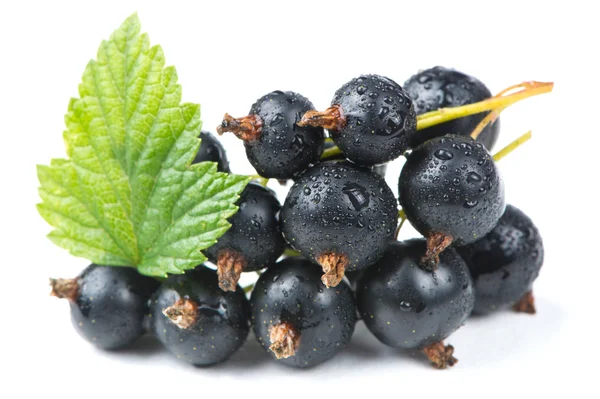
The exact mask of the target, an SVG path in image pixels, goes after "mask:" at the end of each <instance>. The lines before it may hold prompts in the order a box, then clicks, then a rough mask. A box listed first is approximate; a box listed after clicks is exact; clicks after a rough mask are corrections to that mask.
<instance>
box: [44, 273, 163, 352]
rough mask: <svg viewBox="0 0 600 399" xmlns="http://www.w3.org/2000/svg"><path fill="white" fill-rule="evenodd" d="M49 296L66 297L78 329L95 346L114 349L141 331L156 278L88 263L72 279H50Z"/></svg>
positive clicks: (132, 339)
mask: <svg viewBox="0 0 600 399" xmlns="http://www.w3.org/2000/svg"><path fill="white" fill-rule="evenodd" d="M50 285H51V286H52V295H54V296H57V297H59V298H66V299H68V300H69V303H70V305H71V320H72V322H73V326H74V327H75V329H76V330H77V332H78V333H79V334H80V335H81V336H82V337H83V338H85V339H86V340H87V341H89V342H91V343H92V344H94V345H95V346H97V347H99V348H103V349H116V348H122V347H125V346H127V345H129V344H131V343H133V342H134V341H135V340H136V339H138V338H139V337H141V336H142V335H143V334H144V327H143V321H144V316H145V315H146V314H147V313H148V300H149V299H150V296H151V295H152V293H153V292H154V291H155V290H156V289H157V288H158V285H159V283H158V281H156V280H154V279H153V278H150V277H146V276H142V275H141V274H139V273H138V272H137V270H135V269H134V268H131V267H109V266H99V265H95V264H91V265H89V266H88V267H87V268H85V269H84V270H83V272H81V274H80V275H79V276H77V277H76V278H74V279H51V280H50Z"/></svg>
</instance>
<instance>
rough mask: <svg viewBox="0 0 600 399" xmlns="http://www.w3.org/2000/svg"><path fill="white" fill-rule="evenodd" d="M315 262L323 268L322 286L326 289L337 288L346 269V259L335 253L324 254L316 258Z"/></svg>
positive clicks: (344, 256) (342, 255)
mask: <svg viewBox="0 0 600 399" xmlns="http://www.w3.org/2000/svg"><path fill="white" fill-rule="evenodd" d="M317 262H319V265H321V267H322V268H323V272H324V274H323V276H322V277H321V281H322V282H323V284H325V286H326V287H327V288H330V287H337V285H338V284H339V283H340V282H341V281H342V278H343V277H344V273H345V271H346V267H348V257H347V256H346V255H344V254H338V253H335V252H324V253H322V254H321V255H319V256H318V257H317Z"/></svg>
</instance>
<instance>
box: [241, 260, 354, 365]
mask: <svg viewBox="0 0 600 399" xmlns="http://www.w3.org/2000/svg"><path fill="white" fill-rule="evenodd" d="M320 279H321V270H320V269H319V267H318V266H316V265H314V264H312V263H311V262H309V261H308V260H306V259H303V258H299V257H293V258H287V259H284V260H283V261H281V262H279V263H277V264H276V265H275V266H273V267H271V268H269V269H267V271H266V272H265V273H263V274H262V275H261V276H260V278H259V279H258V281H257V282H256V286H255V287H254V291H252V298H251V299H250V305H251V309H252V326H253V329H254V334H255V335H256V338H257V339H258V341H259V342H260V344H261V345H262V346H263V348H264V349H265V350H266V351H268V352H269V354H270V355H271V356H273V357H274V358H276V359H279V361H281V362H282V363H283V364H286V365H288V366H293V367H312V366H316V365H317V364H320V363H323V362H325V361H327V360H329V359H331V358H333V357H334V356H335V355H337V354H338V353H339V352H340V351H341V350H342V349H343V348H344V347H345V346H346V344H347V343H348V342H349V341H350V338H351V337H352V333H353V332H354V326H355V324H356V306H355V302H354V294H353V293H352V290H351V289H350V287H349V286H348V284H346V283H345V282H343V283H342V284H340V285H338V286H337V287H336V288H331V289H327V288H326V287H325V286H324V285H323V283H322V282H321V280H320Z"/></svg>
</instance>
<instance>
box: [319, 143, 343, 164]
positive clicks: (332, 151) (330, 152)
mask: <svg viewBox="0 0 600 399" xmlns="http://www.w3.org/2000/svg"><path fill="white" fill-rule="evenodd" d="M341 153H342V151H340V149H339V147H338V146H333V147H329V148H327V149H326V150H324V151H323V153H322V154H321V161H324V160H326V159H329V158H333V157H336V156H338V155H340V154H341Z"/></svg>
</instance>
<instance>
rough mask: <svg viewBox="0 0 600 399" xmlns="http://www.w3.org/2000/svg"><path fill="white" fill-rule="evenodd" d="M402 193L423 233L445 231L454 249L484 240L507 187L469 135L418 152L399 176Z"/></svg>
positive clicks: (404, 206) (412, 220) (402, 202)
mask: <svg viewBox="0 0 600 399" xmlns="http://www.w3.org/2000/svg"><path fill="white" fill-rule="evenodd" d="M450 157H452V158H451V159H448V158H450ZM398 192H399V194H400V205H401V206H402V209H404V212H405V213H406V216H407V218H408V221H409V222H410V223H411V224H412V225H413V226H414V227H415V228H416V229H417V230H418V231H419V233H421V234H422V235H423V236H425V237H428V235H429V233H431V232H437V233H444V234H446V235H450V236H451V237H453V239H454V242H453V243H454V244H455V245H465V244H469V243H472V242H475V241H477V240H478V239H480V238H482V237H483V236H485V235H486V234H487V233H489V232H490V231H491V230H492V229H493V228H494V226H495V225H496V223H498V220H499V219H500V216H502V214H503V213H504V207H505V203H504V183H503V181H502V178H501V177H500V174H499V171H498V168H497V166H496V163H495V162H494V160H493V159H492V157H491V155H490V154H489V152H488V151H487V150H486V149H485V148H484V147H483V145H481V144H480V143H475V141H473V139H471V138H470V137H464V136H456V135H448V136H444V137H438V138H435V139H432V140H429V141H427V142H425V143H424V144H422V145H420V146H419V147H417V148H415V149H414V150H413V151H412V152H411V154H410V155H409V156H408V159H407V161H406V163H405V164H404V167H403V168H402V172H401V173H400V179H399V182H398Z"/></svg>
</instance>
